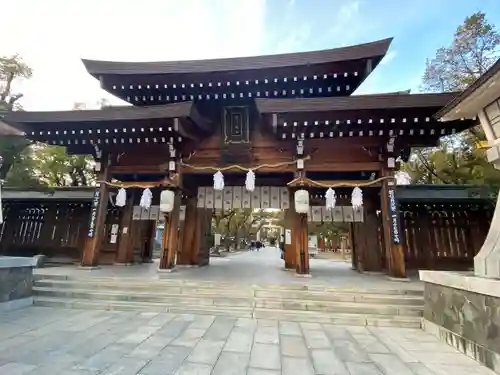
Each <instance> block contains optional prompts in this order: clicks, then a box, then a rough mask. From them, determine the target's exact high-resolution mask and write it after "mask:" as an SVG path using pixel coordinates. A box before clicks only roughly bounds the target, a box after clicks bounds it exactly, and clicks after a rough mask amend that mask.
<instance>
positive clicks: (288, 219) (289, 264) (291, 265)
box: [284, 200, 297, 270]
mask: <svg viewBox="0 0 500 375" xmlns="http://www.w3.org/2000/svg"><path fill="white" fill-rule="evenodd" d="M290 203H291V204H290V208H288V209H286V210H285V233H284V236H285V257H284V258H285V269H287V270H294V269H295V267H296V255H295V252H296V247H295V244H294V242H293V241H289V242H291V243H288V244H287V241H286V240H287V233H290V236H288V237H289V238H290V237H291V238H293V232H294V217H295V216H296V215H297V213H296V212H295V207H294V205H293V200H292V201H291V202H290Z"/></svg>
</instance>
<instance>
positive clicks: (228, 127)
mask: <svg viewBox="0 0 500 375" xmlns="http://www.w3.org/2000/svg"><path fill="white" fill-rule="evenodd" d="M223 139H224V143H225V144H238V143H249V142H250V119H249V113H248V107H246V106H240V107H225V108H224V109H223Z"/></svg>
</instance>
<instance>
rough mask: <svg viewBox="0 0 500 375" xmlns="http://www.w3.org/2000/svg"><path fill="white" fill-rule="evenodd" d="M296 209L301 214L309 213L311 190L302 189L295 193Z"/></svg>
mask: <svg viewBox="0 0 500 375" xmlns="http://www.w3.org/2000/svg"><path fill="white" fill-rule="evenodd" d="M294 200H295V211H296V212H297V213H299V214H307V213H309V192H308V191H307V190H304V189H301V190H297V191H296V192H295V195H294Z"/></svg>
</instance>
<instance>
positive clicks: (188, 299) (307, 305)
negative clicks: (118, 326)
mask: <svg viewBox="0 0 500 375" xmlns="http://www.w3.org/2000/svg"><path fill="white" fill-rule="evenodd" d="M34 293H35V295H36V296H43V297H55V298H69V299H88V300H94V299H95V300H112V301H123V302H134V303H135V302H139V303H143V302H144V303H164V304H174V305H181V304H189V305H202V306H220V307H222V306H229V307H249V308H253V307H256V308H265V309H280V310H303V311H323V312H334V313H356V314H380V315H391V316H392V315H405V316H422V311H423V308H422V307H421V306H408V305H389V304H373V303H371V304H370V303H357V302H352V301H349V302H343V301H340V302H339V301H314V300H299V299H277V298H258V297H257V298H254V297H247V298H234V297H229V296H225V295H216V296H213V297H211V298H209V297H207V296H203V297H200V296H197V295H187V294H183V295H179V294H173V295H172V294H169V293H160V292H156V293H152V292H137V291H130V290H128V291H117V290H102V289H99V290H90V289H55V288H43V287H35V288H34Z"/></svg>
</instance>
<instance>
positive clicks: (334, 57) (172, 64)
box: [82, 38, 393, 77]
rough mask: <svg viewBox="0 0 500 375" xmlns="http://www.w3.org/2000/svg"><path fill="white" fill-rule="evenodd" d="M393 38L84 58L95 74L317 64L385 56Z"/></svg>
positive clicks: (205, 71)
mask: <svg viewBox="0 0 500 375" xmlns="http://www.w3.org/2000/svg"><path fill="white" fill-rule="evenodd" d="M392 39H393V38H387V39H382V40H378V41H375V42H370V43H364V44H358V45H354V46H348V47H340V48H334V49H328V50H322V51H311V52H298V53H286V54H278V55H265V56H251V57H236V58H223V59H210V60H185V61H163V62H115V61H98V60H87V59H82V61H83V64H84V65H85V68H86V69H87V71H88V72H89V73H90V74H91V75H93V76H96V77H97V76H99V75H106V74H117V75H120V74H122V75H134V74H189V73H214V72H224V71H239V70H254V69H268V68H282V67H293V66H300V65H314V64H324V63H332V62H341V61H349V60H359V59H365V58H374V57H383V56H384V55H385V54H386V53H387V50H388V49H389V46H390V45H391V42H392Z"/></svg>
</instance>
